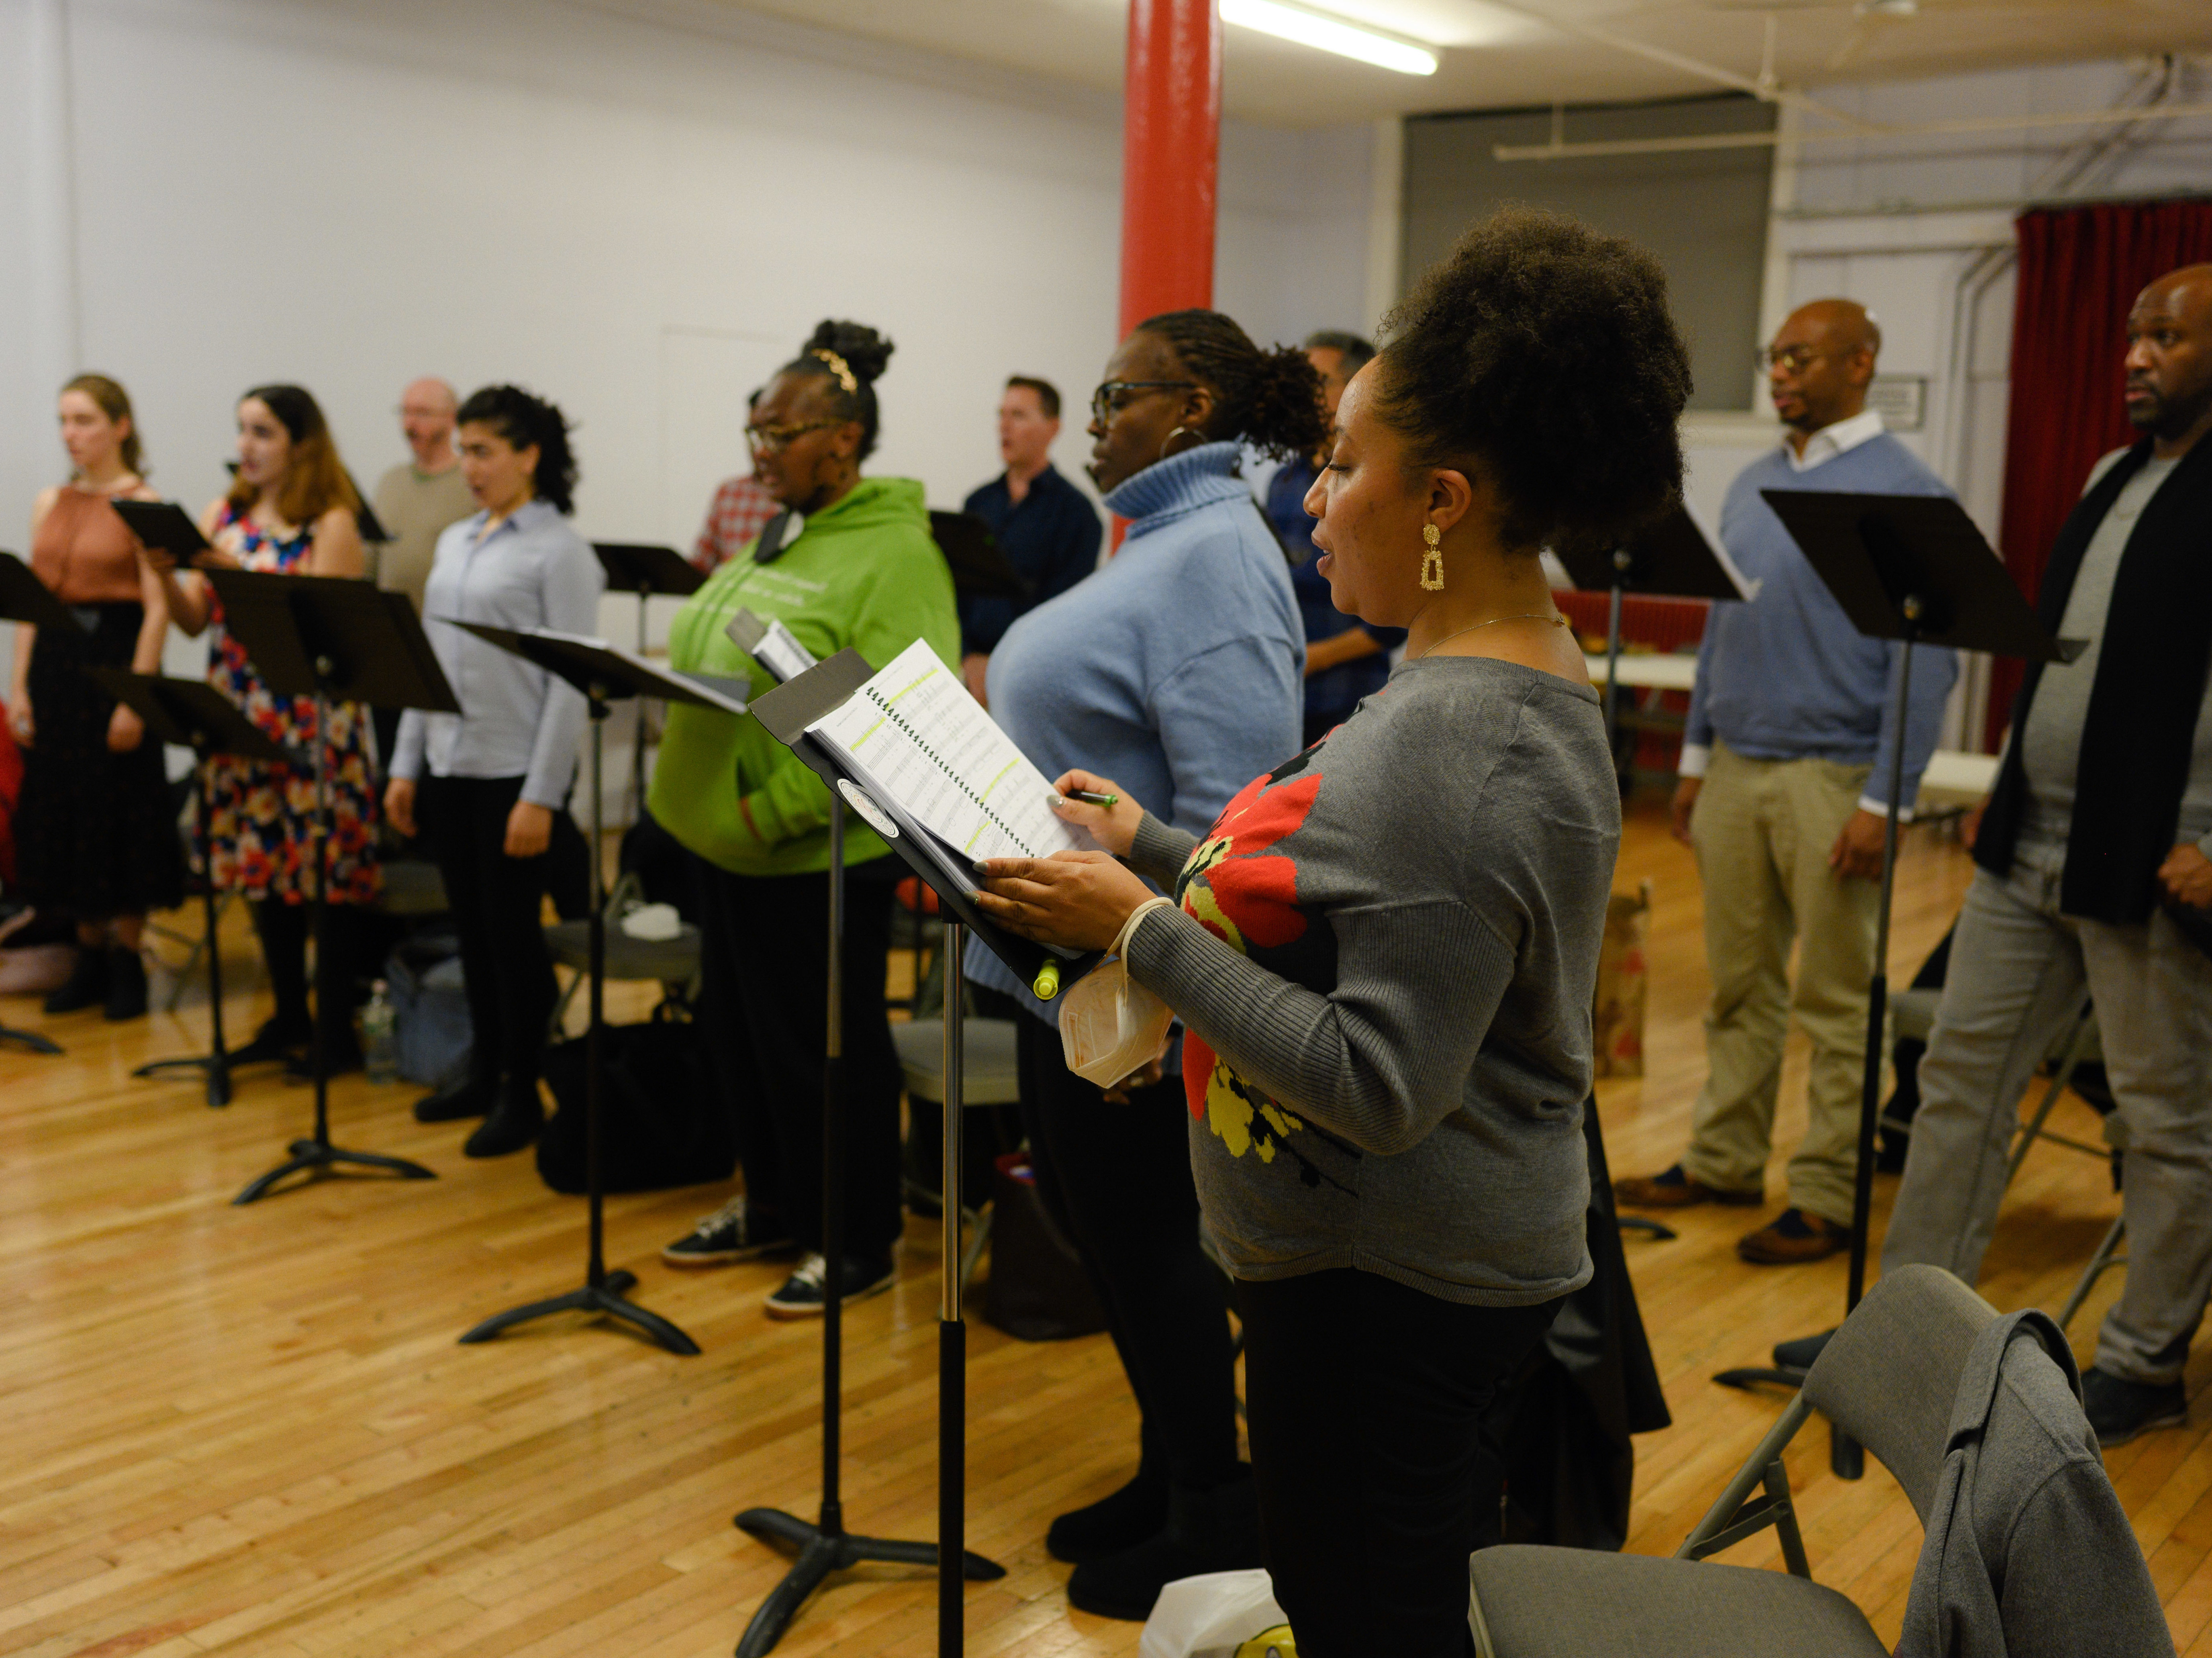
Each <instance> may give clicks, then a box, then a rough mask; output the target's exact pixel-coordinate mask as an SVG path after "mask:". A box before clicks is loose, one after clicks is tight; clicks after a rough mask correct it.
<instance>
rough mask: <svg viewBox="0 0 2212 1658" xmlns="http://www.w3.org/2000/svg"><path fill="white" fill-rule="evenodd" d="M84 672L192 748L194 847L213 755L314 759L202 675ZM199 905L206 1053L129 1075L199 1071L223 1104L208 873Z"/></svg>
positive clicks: (164, 736)
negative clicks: (203, 924)
mask: <svg viewBox="0 0 2212 1658" xmlns="http://www.w3.org/2000/svg"><path fill="white" fill-rule="evenodd" d="M92 677H93V678H94V681H96V682H97V683H99V685H100V689H102V690H104V691H106V693H107V694H108V695H110V696H112V697H113V698H114V699H115V700H116V701H118V702H125V703H128V704H129V705H130V706H131V709H132V711H133V712H134V713H136V714H137V716H138V717H139V718H140V719H141V720H144V721H145V722H146V729H147V731H148V732H150V733H152V734H153V735H154V736H155V738H159V739H160V740H161V742H164V743H173V744H176V745H177V746H178V747H179V748H185V749H190V750H191V751H192V761H193V763H194V764H196V765H197V766H198V767H199V768H200V774H199V780H198V781H197V783H196V784H195V785H194V786H193V789H192V793H193V797H194V799H196V800H197V803H198V804H197V808H196V811H195V816H196V817H197V819H198V823H199V838H200V845H201V846H202V847H207V846H209V845H210V844H212V841H211V836H210V830H209V821H210V809H209V805H208V794H209V783H210V779H211V778H212V776H213V774H214V762H215V760H216V757H217V756H220V755H229V756H232V757H233V758H234V759H239V760H258V761H260V762H263V763H264V764H265V765H274V766H289V767H291V768H293V769H295V771H311V770H313V768H314V762H313V759H311V758H310V757H309V756H307V755H305V754H302V753H301V752H300V751H299V750H297V749H288V748H286V747H285V746H284V745H283V744H281V743H278V742H277V741H276V739H275V738H271V737H270V735H269V733H268V732H264V731H263V730H262V729H261V727H260V726H257V725H255V724H254V723H253V722H252V720H248V719H247V718H246V714H245V713H244V711H243V710H241V709H240V708H239V706H238V705H237V704H236V703H235V702H233V701H231V700H230V699H229V698H228V697H227V696H225V695H223V694H222V692H221V691H219V690H217V689H216V688H215V687H214V686H212V685H210V684H209V683H207V681H206V680H204V679H168V678H164V677H162V676H161V675H160V674H157V673H131V672H129V671H126V670H125V669H122V668H94V669H93V670H92ZM200 896H201V897H202V898H203V899H204V902H205V903H206V906H207V958H208V1021H209V1029H210V1039H209V1043H208V1051H207V1052H206V1053H204V1054H191V1055H188V1056H186V1057H185V1058H181V1059H174V1060H152V1061H151V1062H149V1063H148V1064H145V1065H142V1066H139V1067H138V1068H137V1070H136V1071H134V1072H131V1075H132V1076H134V1077H161V1076H166V1075H167V1073H168V1072H172V1071H199V1072H205V1073H206V1076H207V1102H208V1103H209V1104H210V1106H218V1105H228V1104H229V1103H230V1054H228V1051H226V1050H225V1048H223V1045H222V945H221V941H220V940H219V939H218V938H216V915H217V912H216V896H215V879H214V872H213V871H212V870H210V871H209V872H208V878H207V879H206V880H205V881H204V882H203V883H202V884H201V895H200Z"/></svg>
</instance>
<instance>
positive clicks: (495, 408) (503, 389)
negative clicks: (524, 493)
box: [453, 386, 577, 517]
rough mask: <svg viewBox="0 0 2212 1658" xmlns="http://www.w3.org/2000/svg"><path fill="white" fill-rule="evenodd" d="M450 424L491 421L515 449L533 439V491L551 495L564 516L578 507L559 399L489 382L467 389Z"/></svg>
mask: <svg viewBox="0 0 2212 1658" xmlns="http://www.w3.org/2000/svg"><path fill="white" fill-rule="evenodd" d="M453 424H454V425H456V426H471V425H483V426H489V427H490V428H492V430H494V431H495V432H497V433H498V434H500V436H501V437H502V438H504V439H506V440H507V442H508V443H509V444H510V445H512V446H513V447H515V448H517V449H527V448H529V447H531V446H532V445H533V444H534V445H536V446H537V449H538V471H536V472H535V473H534V474H532V477H531V480H530V488H531V492H532V494H533V495H536V496H537V497H538V499H539V500H540V501H551V502H552V503H553V507H554V510H555V511H556V512H558V513H561V514H562V516H563V517H566V516H567V515H568V514H569V513H573V512H574V511H575V510H576V477H577V472H576V457H575V454H574V452H573V451H572V450H570V448H569V447H568V417H567V416H564V415H562V412H561V406H560V405H559V404H556V403H552V402H549V401H548V400H547V399H545V398H540V397H533V396H532V394H531V393H529V392H526V391H524V390H523V389H522V388H521V387H520V386H485V387H483V389H482V390H481V391H477V392H470V393H469V398H468V401H467V402H466V403H464V404H462V405H461V406H460V408H459V410H456V411H455V413H454V415H453Z"/></svg>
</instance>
